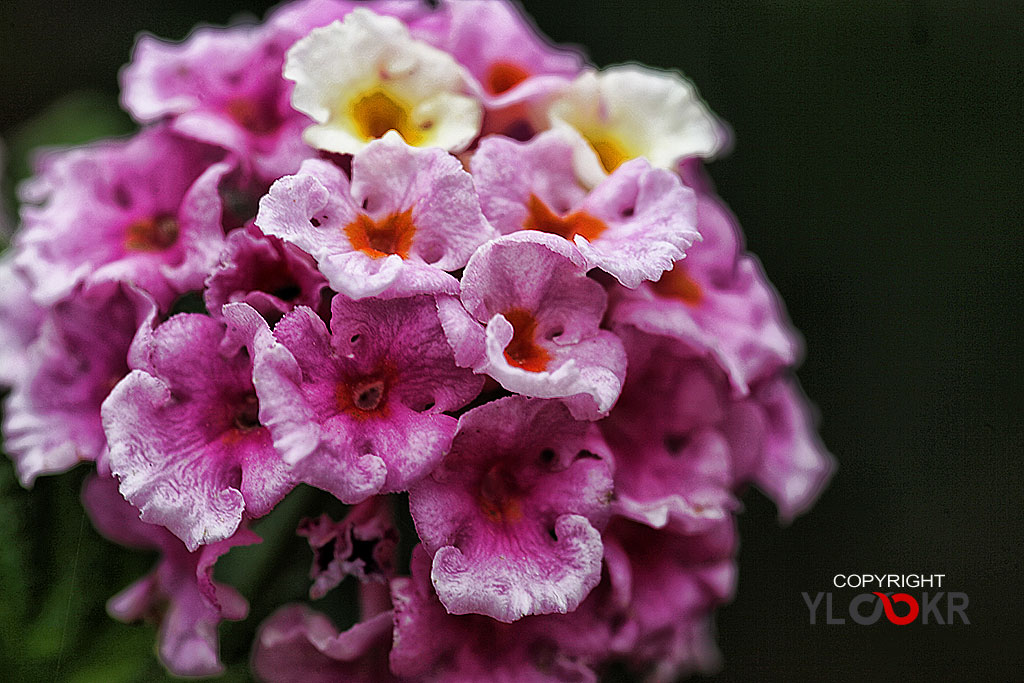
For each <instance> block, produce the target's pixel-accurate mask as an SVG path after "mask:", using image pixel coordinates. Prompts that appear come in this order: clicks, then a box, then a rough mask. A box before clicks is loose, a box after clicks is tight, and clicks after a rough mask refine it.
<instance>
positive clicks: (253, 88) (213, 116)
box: [121, 25, 312, 180]
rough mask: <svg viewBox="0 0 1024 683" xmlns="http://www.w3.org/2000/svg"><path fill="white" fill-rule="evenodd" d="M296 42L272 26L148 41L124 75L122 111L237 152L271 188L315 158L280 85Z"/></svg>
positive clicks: (298, 116) (206, 30)
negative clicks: (173, 40) (289, 51)
mask: <svg viewBox="0 0 1024 683" xmlns="http://www.w3.org/2000/svg"><path fill="white" fill-rule="evenodd" d="M294 40H295V37H294V36H291V35H290V34H289V33H288V32H285V31H275V30H274V29H273V27H272V26H269V25H264V26H244V25H243V26H235V27H232V28H228V29H224V28H212V27H209V28H208V27H204V28H199V29H197V30H195V31H194V32H193V33H192V34H191V35H190V36H189V38H188V40H186V41H184V42H182V43H169V42H164V41H162V40H159V39H157V38H154V37H153V36H150V35H145V34H143V35H142V36H141V37H140V38H139V40H138V42H137V43H136V44H135V49H134V51H133V54H132V61H131V63H130V64H129V65H128V66H127V67H126V68H125V69H124V70H123V71H122V72H121V87H122V96H121V100H122V103H123V105H124V108H125V109H126V110H128V112H129V113H131V114H132V116H133V117H135V119H136V120H138V121H140V122H142V123H150V122H154V121H160V120H163V119H168V120H169V121H170V126H171V128H173V130H174V131H175V132H177V133H179V134H181V135H183V136H186V137H189V138H192V139H195V140H199V141H200V142H205V143H209V144H211V145H217V146H219V147H223V148H224V149H227V150H229V151H230V152H233V153H234V154H235V155H237V158H238V159H240V160H242V162H243V163H244V164H245V165H246V166H247V167H249V168H251V170H253V171H254V172H255V173H256V174H257V175H259V176H260V177H263V178H266V179H267V180H273V179H275V178H278V177H280V176H281V175H283V174H285V173H294V172H295V171H296V170H298V168H299V164H300V163H301V162H302V160H303V159H306V158H309V157H311V156H312V151H311V150H310V149H309V148H308V147H306V145H305V144H303V142H302V138H301V133H302V129H303V127H304V126H305V117H303V116H302V115H301V114H299V113H298V112H296V111H295V110H293V109H292V108H291V104H290V102H289V97H290V95H291V88H290V87H289V86H290V84H289V83H288V82H287V81H285V80H284V79H283V78H281V69H282V68H283V66H284V53H285V50H286V49H287V48H288V46H289V45H290V44H291V42H293V41H294ZM247 170H249V169H247Z"/></svg>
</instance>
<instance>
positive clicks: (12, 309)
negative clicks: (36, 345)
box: [0, 250, 46, 386]
mask: <svg viewBox="0 0 1024 683" xmlns="http://www.w3.org/2000/svg"><path fill="white" fill-rule="evenodd" d="M45 315H46V309H44V308H42V307H41V306H38V305H36V304H35V303H34V302H33V301H32V299H31V286H30V283H29V282H28V280H26V279H25V276H24V275H23V274H22V273H21V271H20V270H19V269H18V268H17V267H15V265H14V256H13V252H12V251H10V250H9V251H7V252H6V253H5V254H4V255H3V256H2V257H0V386H12V385H14V383H15V382H17V380H18V379H19V378H20V377H21V376H22V375H24V374H25V373H26V372H28V365H29V360H28V348H29V345H30V344H31V343H32V340H34V339H35V338H36V336H37V335H38V334H39V326H40V325H41V324H42V322H43V318H44V317H45Z"/></svg>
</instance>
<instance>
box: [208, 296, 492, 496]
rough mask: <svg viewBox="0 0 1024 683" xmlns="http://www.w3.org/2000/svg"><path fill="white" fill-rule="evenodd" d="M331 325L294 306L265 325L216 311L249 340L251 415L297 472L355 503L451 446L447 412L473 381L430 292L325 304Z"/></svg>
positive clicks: (247, 314) (476, 381) (431, 462)
mask: <svg viewBox="0 0 1024 683" xmlns="http://www.w3.org/2000/svg"><path fill="white" fill-rule="evenodd" d="M331 312H332V315H331V329H330V331H328V329H327V326H326V325H325V324H324V323H323V321H322V320H321V319H320V318H319V317H317V316H316V314H315V313H313V311H311V310H310V309H308V308H305V307H299V308H296V309H295V310H294V311H292V312H290V313H288V314H286V315H285V316H284V318H282V319H281V321H280V322H279V323H277V325H276V326H275V327H274V330H273V333H272V334H271V332H270V328H269V327H267V326H266V324H265V323H263V322H262V321H261V320H258V319H257V320H254V318H253V316H252V309H248V308H247V307H241V306H240V305H238V304H234V305H232V306H228V307H226V308H225V313H226V315H228V317H229V319H231V320H233V321H234V324H235V325H237V326H238V327H239V328H248V329H249V330H250V332H249V334H250V335H251V337H252V338H253V340H254V341H253V359H254V363H255V380H256V384H257V394H258V395H259V397H260V403H261V408H260V420H261V422H262V423H263V424H266V425H267V426H268V428H269V430H270V433H271V434H273V438H274V444H275V445H276V446H277V448H278V450H279V451H280V453H281V455H282V457H283V458H284V460H285V461H286V462H288V463H289V464H290V465H291V466H292V468H293V472H294V474H295V476H296V477H297V478H298V479H299V480H301V481H305V482H307V483H309V484H312V485H314V486H317V487H319V488H323V489H325V490H327V491H330V492H331V493H333V494H335V495H336V496H337V497H338V498H340V499H341V500H343V501H345V502H358V501H360V500H363V499H365V498H366V497H367V496H370V495H373V494H375V493H378V492H384V493H386V492H392V491H404V490H406V489H407V488H408V487H409V486H410V485H411V484H413V483H414V482H416V481H417V480H419V479H421V478H422V477H424V476H426V475H427V474H428V473H429V472H430V471H431V470H432V469H433V468H434V467H435V466H436V465H437V463H438V462H440V460H441V458H442V457H443V456H444V453H445V452H446V451H447V450H448V448H449V446H450V445H451V440H452V436H453V435H454V433H455V427H456V420H455V418H453V417H450V416H448V415H445V414H444V413H445V412H446V411H451V410H456V409H458V408H460V407H462V406H463V405H465V404H466V403H467V402H469V401H470V400H472V399H473V398H474V397H475V396H476V395H477V393H479V391H480V385H481V384H482V380H481V379H480V378H478V377H475V376H474V375H473V374H472V373H471V372H469V371H468V370H465V369H462V368H459V367H458V366H456V364H455V361H454V358H453V356H452V351H451V349H450V348H449V346H448V345H447V343H446V342H445V338H444V334H443V333H442V331H441V325H440V322H439V320H438V316H437V305H436V303H435V300H434V297H431V296H426V295H420V296H415V297H408V298H403V299H388V300H381V299H363V300H360V301H353V300H351V299H347V298H346V297H344V296H342V295H338V296H336V297H335V299H334V301H333V303H332V305H331Z"/></svg>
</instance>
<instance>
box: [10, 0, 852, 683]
mask: <svg viewBox="0 0 1024 683" xmlns="http://www.w3.org/2000/svg"><path fill="white" fill-rule="evenodd" d="M121 81H122V87H123V91H122V99H121V101H122V104H123V106H124V107H125V108H126V109H127V110H128V112H129V113H130V114H131V115H132V117H134V119H135V120H136V121H137V122H139V123H140V124H141V125H142V129H141V131H140V132H138V133H137V134H136V135H134V136H132V137H130V138H128V139H125V140H119V141H100V142H97V143H93V144H90V145H87V146H83V147H80V148H77V149H71V150H63V151H58V152H50V153H48V154H45V155H42V156H41V157H40V158H39V161H38V163H37V165H36V175H35V177H33V178H31V179H30V180H28V181H26V182H25V183H24V184H23V185H22V186H21V187H20V188H19V197H20V200H21V202H22V204H23V206H22V209H21V216H22V231H21V232H20V233H19V234H17V235H15V236H14V238H13V239H12V246H11V249H10V253H9V254H5V255H4V256H2V257H0V384H2V385H3V387H2V388H6V387H9V388H10V394H9V395H8V396H7V397H6V399H5V406H4V408H5V410H4V414H5V417H4V423H3V434H4V439H5V445H6V449H7V451H8V452H9V453H10V454H11V457H12V459H13V460H14V464H15V467H16V469H17V474H18V477H19V478H20V480H21V483H22V484H23V485H24V486H26V487H30V486H31V485H32V483H33V481H34V479H35V478H36V477H37V476H39V475H42V474H49V473H57V472H63V471H65V470H67V469H70V468H71V467H73V466H75V465H76V464H78V463H80V462H86V463H91V462H95V463H96V464H95V468H96V473H95V474H94V475H91V476H90V477H89V479H88V480H87V483H86V488H85V491H84V494H83V499H84V503H85V506H86V509H87V510H88V512H89V515H90V517H91V518H92V519H93V521H94V524H95V525H96V527H97V529H98V530H99V531H100V532H101V533H102V534H104V535H105V536H108V537H109V538H111V539H112V540H114V541H115V542H118V543H121V544H123V545H127V546H131V547H136V548H141V549H147V550H155V551H157V552H158V553H159V554H160V559H159V561H158V564H157V565H156V567H155V568H154V570H153V571H152V572H151V573H150V574H149V575H147V576H146V577H144V578H142V579H141V580H139V581H137V582H136V583H134V584H132V585H131V586H129V587H128V588H127V589H125V590H124V591H123V592H122V593H120V594H119V595H117V596H115V597H114V598H113V599H112V600H111V601H110V603H109V604H108V611H109V612H110V614H111V615H112V616H113V617H115V618H117V619H121V620H123V621H138V620H140V619H146V620H153V619H154V618H155V619H156V620H158V621H159V628H160V631H159V634H158V641H159V646H158V651H159V656H160V659H161V661H162V662H163V664H164V666H165V667H166V668H167V669H168V671H169V672H170V673H172V674H174V675H180V676H212V675H216V674H218V673H220V672H222V671H223V670H224V666H223V665H222V663H221V661H220V654H219V647H218V640H217V629H218V627H219V624H220V622H221V621H222V620H225V619H231V620H237V619H242V618H243V617H244V616H245V615H246V612H247V610H248V606H247V604H246V601H245V598H244V597H243V596H242V595H240V594H239V593H238V592H236V591H235V590H234V589H232V588H230V587H229V586H226V585H222V584H220V583H217V582H215V581H214V580H213V568H214V563H215V562H216V561H217V559H218V558H219V557H220V556H221V555H223V554H224V553H226V552H228V551H229V550H230V548H232V547H234V546H239V545H248V544H251V543H255V542H257V541H258V540H259V539H258V537H257V536H256V535H255V534H254V533H253V532H252V531H250V530H249V526H250V523H251V522H252V523H253V525H254V526H255V525H257V524H258V525H259V526H256V527H255V528H258V529H260V530H261V533H265V534H266V535H267V537H268V541H270V542H268V547H267V549H266V553H265V555H274V551H273V550H272V548H283V547H285V546H284V545H282V544H281V541H282V539H281V537H280V532H281V530H282V529H287V530H288V532H289V533H290V532H291V530H292V529H296V524H298V528H297V529H296V532H297V534H298V535H299V536H302V537H303V538H305V539H306V541H307V542H308V546H309V548H310V550H311V551H312V564H311V566H310V569H309V578H310V581H311V585H310V588H309V597H310V599H313V600H319V599H322V598H325V597H326V596H327V594H328V593H330V592H331V591H333V590H334V589H335V588H336V587H338V586H339V585H341V584H342V583H343V582H344V580H345V579H346V577H349V576H352V577H355V580H354V581H349V585H348V586H342V587H341V590H338V591H334V592H333V593H332V595H331V598H330V602H331V604H330V605H329V606H328V607H327V608H326V609H327V611H328V612H330V613H332V614H336V615H341V614H348V615H353V614H355V613H358V617H357V618H358V619H359V621H357V622H356V623H355V624H354V625H351V626H348V627H347V628H344V629H342V630H339V629H337V628H336V627H335V626H334V624H333V623H332V622H331V621H330V619H328V617H327V616H326V615H323V614H319V613H316V612H313V611H312V610H310V609H309V608H307V607H306V606H304V605H285V606H283V607H280V608H279V609H277V611H275V612H273V613H272V614H271V616H270V617H268V618H266V619H265V620H264V621H263V623H262V625H260V627H259V631H258V634H257V636H256V642H255V643H254V644H253V651H252V658H251V662H250V669H249V670H250V671H251V672H252V674H253V675H254V676H256V677H257V678H258V679H260V680H263V681H282V682H283V681H294V680H301V681H309V682H310V683H315V682H318V681H323V682H324V683H326V682H328V681H332V682H333V681H360V682H363V681H389V682H390V681H398V680H402V681H409V682H410V683H412V682H426V681H438V682H440V681H445V682H448V681H452V682H455V683H459V682H463V683H471V682H472V683H482V682H483V681H499V682H502V683H521V682H527V683H530V682H541V681H552V682H553V681H563V682H566V681H591V682H595V683H596V681H597V680H600V679H601V678H602V677H604V676H605V675H606V674H607V673H608V672H609V670H614V667H622V666H625V667H627V668H629V669H631V670H634V671H635V672H636V673H638V674H640V675H641V676H644V677H646V678H649V679H650V680H652V681H669V680H675V679H676V678H678V677H679V676H681V675H684V674H687V673H689V672H692V671H704V670H707V669H708V668H710V667H712V666H714V665H715V662H716V661H717V658H718V654H717V650H716V648H715V644H714V638H713V634H712V628H711V623H712V620H713V618H714V613H715V610H716V609H717V608H718V607H719V606H720V605H722V604H723V603H725V602H727V601H728V600H730V599H731V596H732V595H733V592H734V590H735V588H736V566H735V556H736V551H737V538H736V532H735V520H734V516H735V515H736V513H737V511H738V510H739V509H740V506H741V497H742V495H743V493H744V492H745V490H746V488H747V487H749V486H750V485H754V486H756V487H758V488H760V489H761V490H762V491H763V492H764V493H765V494H766V495H768V496H769V497H770V498H771V499H772V500H773V501H774V502H775V503H776V505H777V506H778V510H779V516H780V518H781V520H783V521H787V520H790V519H792V518H793V517H794V516H795V515H797V514H800V513H802V512H803V511H804V510H806V509H807V508H808V507H809V506H810V505H811V504H812V503H813V501H814V500H815V498H816V497H817V496H818V494H819V493H820V492H821V490H822V489H823V487H824V485H825V483H826V482H827V481H828V479H829V477H830V476H831V473H832V471H833V469H834V463H833V461H832V459H831V456H829V454H828V453H827V451H826V450H825V449H824V447H823V446H822V444H821V443H820V441H819V440H818V438H817V435H816V433H815V425H814V421H813V419H812V418H811V409H810V407H809V405H808V403H807V402H806V400H805V399H804V397H803V395H802V394H801V392H800V390H799V387H798V386H797V383H796V380H795V378H794V376H793V372H792V371H793V367H794V366H795V364H796V363H797V362H798V360H799V357H800V352H801V348H800V340H799V337H798V335H797V333H796V332H795V330H793V329H792V328H791V326H790V324H789V322H788V320H787V319H786V315H785V311H784V308H783V306H782V303H781V301H780V300H779V297H778V295H777V294H776V293H775V292H774V290H773V289H772V287H771V285H770V283H769V282H768V280H767V279H766V278H765V275H764V273H763V271H762V270H761V268H760V266H759V265H758V262H757V261H756V259H755V257H754V256H752V255H750V254H748V253H747V252H746V251H745V250H744V246H743V237H742V232H741V231H740V228H739V225H738V223H737V221H736V219H735V218H734V217H733V216H732V215H731V214H730V213H729V212H728V210H727V209H726V207H725V205H724V204H723V203H722V202H721V201H720V200H719V199H718V198H717V197H716V196H715V195H714V193H713V190H712V189H711V186H710V181H709V180H708V178H707V177H706V176H705V175H704V174H703V169H702V167H701V163H702V162H701V159H708V158H712V157H714V156H715V155H717V154H719V153H720V152H722V151H723V149H724V148H725V147H726V146H727V145H728V143H729V138H730V135H729V132H728V129H727V127H726V125H725V124H724V123H722V122H721V121H719V120H718V119H717V118H716V117H715V115H714V114H713V113H712V112H711V110H710V109H709V108H708V106H707V105H705V104H704V102H703V101H702V100H701V99H700V97H699V96H698V94H697V91H696V89H695V87H694V86H693V84H691V83H690V82H689V81H687V80H686V79H685V78H683V77H682V76H681V75H680V74H679V73H677V72H675V71H667V70H656V69H650V68H647V67H643V66H641V65H636V64H628V65H620V66H613V67H610V68H607V69H603V70H598V69H596V68H594V67H592V66H591V65H589V64H587V63H586V62H585V60H584V58H583V56H582V53H580V52H579V51H577V50H575V49H572V48H563V47H559V46H556V45H553V44H552V43H550V41H548V40H547V39H545V38H544V37H543V36H542V35H541V34H540V33H539V32H538V31H537V29H536V27H534V26H533V25H532V24H531V23H530V21H529V19H528V18H527V17H525V16H524V15H523V14H522V12H521V9H520V8H519V6H518V5H517V4H515V3H513V2H510V1H508V0H441V2H431V3H428V2H426V1H425V0H424V1H422V2H420V1H419V0H367V1H356V0H300V1H298V2H291V3H288V4H285V5H283V6H282V7H280V8H277V9H275V10H274V11H273V12H272V13H271V14H270V15H269V16H268V18H267V20H266V21H265V22H263V23H262V24H252V25H241V24H240V25H237V26H233V27H228V28H201V29H198V30H196V31H195V32H194V33H193V34H191V35H190V36H189V37H188V38H186V39H185V40H184V41H182V42H180V43H170V42H164V41H161V40H158V39H156V38H154V37H151V36H148V35H147V36H143V37H142V38H140V39H139V41H138V43H137V45H136V48H135V50H134V53H133V56H132V62H131V64H130V65H128V67H127V68H126V69H125V70H124V71H123V72H122V79H121ZM181 311H193V312H189V313H184V312H181ZM195 311H198V312H195ZM87 466H88V467H90V468H91V467H92V465H87ZM302 484H305V485H309V486H313V487H316V488H319V489H321V490H322V492H323V493H316V495H307V494H312V493H313V492H310V491H306V492H305V493H302V492H301V491H300V492H297V494H296V495H295V496H292V497H290V498H289V500H288V502H287V503H286V504H285V505H283V506H282V508H283V509H282V510H280V511H278V512H277V513H276V515H277V516H276V517H273V518H272V519H268V520H266V521H265V522H264V521H259V522H254V520H256V519H257V518H261V517H264V516H266V515H271V514H274V513H275V508H276V507H277V506H278V504H279V503H281V501H282V500H284V498H285V496H286V495H287V494H288V493H289V492H290V491H292V489H293V488H296V487H299V488H300V489H301V486H300V485H302ZM406 493H407V495H406ZM391 494H398V495H391ZM325 496H326V497H327V499H326V500H325ZM331 497H333V498H331ZM321 503H323V506H322V507H314V505H320V504H321ZM342 504H345V505H351V506H354V507H351V508H350V509H348V510H347V511H346V512H345V513H344V516H342V517H341V519H340V521H334V520H335V517H337V515H338V513H337V511H336V510H337V508H338V506H339V505H342ZM406 504H407V509H406ZM300 509H301V512H300V511H299V510H300ZM289 512H291V513H294V515H295V516H294V517H293V518H292V519H291V520H289V519H287V516H288V514H289ZM328 512H330V514H327V513H328ZM300 519H301V521H299V520H300ZM264 530H266V531H265V532H264ZM292 542H293V543H294V539H292ZM410 548H411V549H412V552H411V561H410V562H409V563H408V564H407V562H406V560H408V559H409V549H410ZM243 553H244V551H243ZM243 553H239V556H240V557H239V559H240V560H245V559H246V558H245V557H244V556H243ZM303 554H304V553H299V556H298V557H290V556H289V557H285V556H281V557H273V558H272V561H268V562H263V561H262V559H261V560H260V561H258V562H256V563H253V565H252V567H258V566H259V567H268V568H272V570H273V571H275V572H276V571H278V569H279V568H284V566H285V565H284V563H285V562H286V561H290V562H291V563H292V565H291V566H290V568H288V569H284V573H283V574H281V575H275V576H260V577H255V576H254V577H253V578H254V579H258V581H254V583H253V584H252V585H258V586H260V587H261V588H262V587H265V586H266V587H269V586H276V585H284V584H283V583H282V581H283V580H284V579H286V578H288V577H292V578H297V579H298V580H299V581H300V583H301V576H300V575H299V574H296V572H295V571H292V570H294V569H298V571H299V572H301V571H303V570H304V568H303V567H301V565H295V564H294V563H295V562H303V560H302V558H301V555H303ZM250 557H251V556H250ZM306 557H307V559H308V556H306ZM228 569H231V570H232V571H233V570H234V568H228ZM293 588H294V586H293ZM289 590H290V589H289ZM353 590H354V591H355V592H356V593H357V596H358V597H356V598H355V599H354V602H356V603H357V605H344V604H341V603H343V602H344V601H345V600H346V599H349V598H350V596H351V595H352V592H353ZM274 594H275V593H274V592H273V591H268V592H267V593H266V595H261V596H260V597H261V599H260V601H259V605H258V607H259V609H258V610H257V611H260V612H261V613H264V614H265V613H268V612H270V610H269V609H267V602H266V600H267V599H271V598H273V596H274ZM270 607H275V606H274V605H271V606H270ZM349 607H357V608H358V609H349ZM349 623H351V621H350V622H349ZM242 628H244V627H242Z"/></svg>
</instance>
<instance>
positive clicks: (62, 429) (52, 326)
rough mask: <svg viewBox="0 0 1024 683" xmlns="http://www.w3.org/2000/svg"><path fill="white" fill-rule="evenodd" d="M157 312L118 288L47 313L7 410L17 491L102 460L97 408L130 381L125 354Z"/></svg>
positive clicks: (80, 296) (93, 290) (86, 294)
mask: <svg viewBox="0 0 1024 683" xmlns="http://www.w3.org/2000/svg"><path fill="white" fill-rule="evenodd" d="M155 312H156V311H155V306H154V304H153V301H152V299H150V298H149V297H147V296H146V295H145V294H143V293H142V292H140V291H138V290H135V289H133V288H131V287H128V286H126V285H121V284H118V283H116V282H100V283H97V284H94V285H91V286H89V287H84V286H80V287H78V288H77V289H76V290H75V291H74V293H73V294H72V295H71V296H70V297H69V298H67V299H65V300H63V301H61V302H59V303H58V304H56V305H55V306H54V307H53V308H51V309H50V310H49V311H48V313H47V316H46V318H44V320H43V322H42V324H41V327H40V330H39V336H38V337H37V338H36V339H35V341H34V342H32V344H31V346H29V347H28V350H27V352H26V355H27V361H26V371H25V372H24V373H23V374H22V375H21V376H20V377H19V378H18V381H15V382H14V383H13V386H14V389H13V391H12V392H11V395H10V397H9V398H8V400H7V401H6V404H5V406H4V433H5V436H6V446H7V451H8V453H9V454H10V455H11V457H12V458H13V459H14V461H15V462H16V464H17V467H18V476H19V478H20V479H21V482H22V484H24V485H26V486H30V485H31V484H32V482H33V481H34V480H35V478H36V477H37V476H39V475H41V474H55V473H58V472H64V471H66V470H68V469H71V467H73V466H74V465H77V464H78V463H79V462H91V461H95V460H96V459H97V458H99V457H100V456H101V455H102V454H103V452H104V451H105V450H106V445H107V442H106V438H105V437H104V434H103V424H102V422H101V419H100V406H101V405H102V403H103V401H104V400H105V399H106V398H107V394H109V393H110V390H111V389H112V388H113V387H114V385H116V384H117V383H118V382H119V381H121V378H123V377H124V376H125V375H127V374H128V363H127V356H128V349H129V347H130V346H131V343H132V340H133V339H134V337H135V333H136V331H137V330H138V329H139V327H140V326H141V325H143V324H144V323H145V321H147V320H149V319H150V318H151V317H152V316H153V315H154V314H155Z"/></svg>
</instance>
